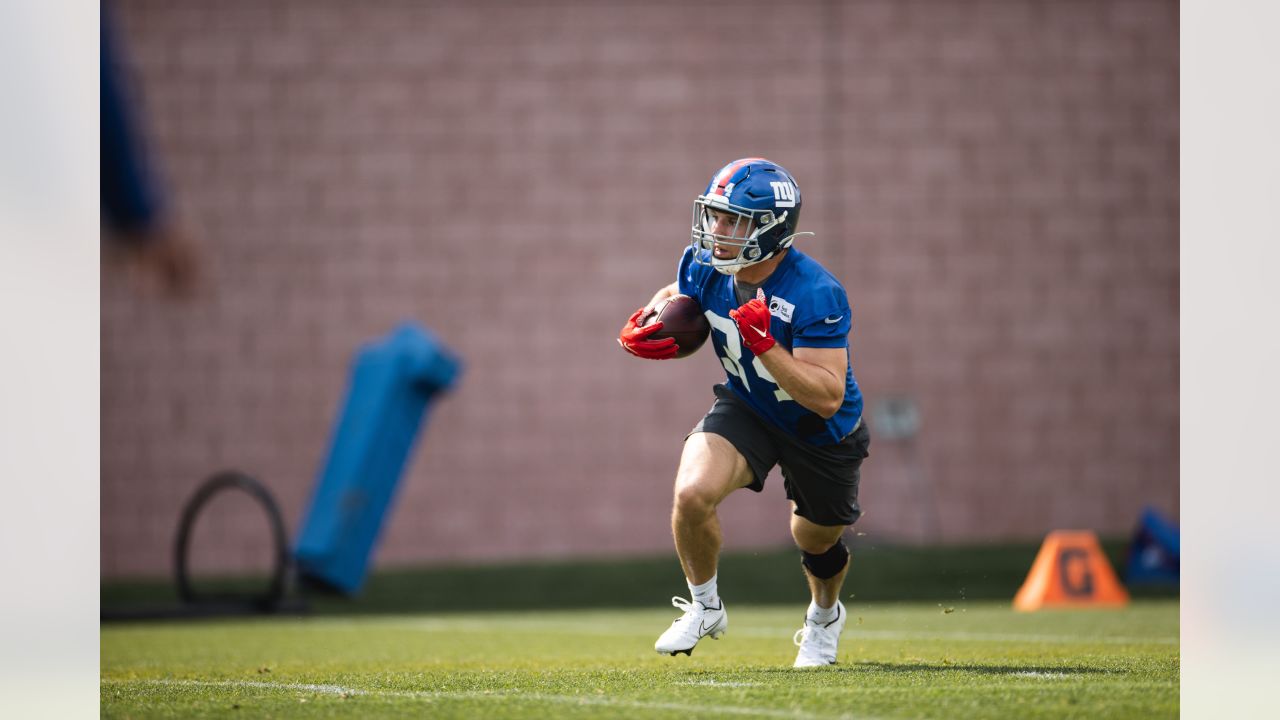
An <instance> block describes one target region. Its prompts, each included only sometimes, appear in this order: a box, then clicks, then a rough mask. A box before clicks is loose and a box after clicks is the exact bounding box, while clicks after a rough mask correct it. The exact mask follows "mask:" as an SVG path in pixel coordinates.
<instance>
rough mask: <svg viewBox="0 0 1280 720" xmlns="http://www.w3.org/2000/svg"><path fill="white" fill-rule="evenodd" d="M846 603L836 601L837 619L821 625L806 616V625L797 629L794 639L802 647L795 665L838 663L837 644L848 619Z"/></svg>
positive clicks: (807, 665) (809, 665) (820, 665)
mask: <svg viewBox="0 0 1280 720" xmlns="http://www.w3.org/2000/svg"><path fill="white" fill-rule="evenodd" d="M847 617H848V616H847V615H846V613H845V611H844V605H843V604H842V603H841V602H840V601H839V600H837V601H836V619H835V620H832V621H831V622H829V623H823V624H821V625H818V624H814V623H812V622H810V621H809V619H808V618H807V617H806V618H805V621H804V627H802V628H800V629H799V630H797V631H796V634H795V637H794V638H792V641H793V642H795V644H796V645H797V646H799V648H800V652H799V653H797V654H796V664H795V666H794V667H798V668H799V667H822V666H823V665H835V664H836V646H837V645H838V644H839V643H840V631H841V630H844V621H845V620H846V619H847Z"/></svg>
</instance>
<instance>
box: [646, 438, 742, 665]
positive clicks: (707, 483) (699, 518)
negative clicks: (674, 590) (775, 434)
mask: <svg viewBox="0 0 1280 720" xmlns="http://www.w3.org/2000/svg"><path fill="white" fill-rule="evenodd" d="M753 480H754V474H753V473H752V471H751V468H750V466H749V465H748V464H747V461H746V460H745V459H744V458H743V457H742V454H741V453H739V452H738V451H737V449H736V448H734V446H733V444H732V443H730V442H729V441H728V440H726V439H725V438H724V437H722V436H720V435H716V434H714V433H710V432H694V433H693V434H692V435H690V436H689V437H688V438H686V439H685V442H684V452H683V453H682V454H681V456H680V469H679V471H678V472H677V473H676V485H675V499H674V500H673V502H672V509H671V534H672V536H673V537H674V538H675V543H676V554H677V555H679V557H680V567H681V568H682V569H683V570H684V575H685V578H686V580H687V581H688V584H689V592H690V594H691V595H692V597H691V598H690V599H689V600H685V599H684V598H681V597H674V598H672V599H671V604H672V605H674V606H675V607H677V608H679V609H681V610H683V611H684V614H683V615H681V616H680V617H679V618H677V619H676V620H675V622H673V623H671V627H669V628H667V630H666V631H665V632H663V633H662V636H661V637H659V638H658V641H657V642H656V643H654V649H655V650H657V651H658V652H660V653H664V654H670V655H675V654H676V653H684V654H686V655H691V654H693V648H694V646H695V645H697V644H698V641H699V640H701V639H702V638H703V637H706V636H707V635H710V636H711V638H712V639H713V640H714V639H717V638H719V637H720V636H721V635H723V634H724V632H725V631H726V630H728V628H729V615H728V613H727V612H726V611H725V607H724V601H723V600H721V599H720V595H719V592H718V591H717V589H716V563H717V561H718V559H719V557H720V543H721V535H720V519H719V517H718V516H717V515H716V507H717V506H719V505H720V502H721V501H723V500H724V499H725V498H726V497H728V496H729V493H731V492H733V491H734V490H737V489H738V488H740V487H745V486H747V485H750V484H751V483H752V481H753Z"/></svg>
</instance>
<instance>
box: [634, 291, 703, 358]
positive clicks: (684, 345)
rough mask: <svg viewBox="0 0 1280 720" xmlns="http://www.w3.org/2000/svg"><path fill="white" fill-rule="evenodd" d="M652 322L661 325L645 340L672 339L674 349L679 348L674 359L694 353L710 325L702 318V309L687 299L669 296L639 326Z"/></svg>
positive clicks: (679, 296) (693, 301) (695, 301)
mask: <svg viewBox="0 0 1280 720" xmlns="http://www.w3.org/2000/svg"><path fill="white" fill-rule="evenodd" d="M656 320H661V321H662V329H661V330H659V331H658V332H656V333H654V334H653V335H650V336H649V338H650V339H651V340H661V339H662V338H675V341H676V345H677V346H679V348H680V349H679V351H678V352H677V353H676V357H678V358H682V357H688V356H690V355H692V354H694V353H695V352H697V351H698V348H700V347H702V343H704V342H706V341H707V336H708V335H710V334H711V323H709V322H707V316H706V315H703V314H702V306H701V305H699V304H698V301H697V300H694V299H693V298H691V297H689V296H688V295H672V296H671V297H669V298H667V299H666V300H663V301H661V302H659V303H658V304H657V305H655V306H654V308H653V312H652V313H650V314H649V315H648V316H647V317H645V318H644V321H643V322H642V323H641V324H640V325H641V327H644V326H647V325H650V324H652V323H653V322H654V321H656Z"/></svg>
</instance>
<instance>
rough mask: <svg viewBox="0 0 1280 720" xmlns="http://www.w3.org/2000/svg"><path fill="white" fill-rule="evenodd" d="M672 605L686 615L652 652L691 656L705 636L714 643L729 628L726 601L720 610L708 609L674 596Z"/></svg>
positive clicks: (676, 622)
mask: <svg viewBox="0 0 1280 720" xmlns="http://www.w3.org/2000/svg"><path fill="white" fill-rule="evenodd" d="M671 606H672V607H674V608H676V609H678V610H683V611H684V615H681V616H680V617H678V618H676V620H675V621H674V622H672V623H671V627H669V628H667V631H666V632H664V633H662V637H659V638H658V642H656V643H654V645H653V649H654V650H657V651H658V652H659V653H661V654H663V655H672V656H674V655H675V654H676V653H684V654H685V655H690V656H691V655H693V646H694V645H697V644H698V641H699V640H701V639H702V638H703V637H705V636H707V635H710V636H711V639H712V640H718V639H720V636H721V635H723V634H724V632H725V630H728V629H729V613H727V612H725V609H724V600H721V601H720V607H715V608H709V607H706V606H704V605H703V604H702V603H700V602H689V601H688V600H685V599H684V598H682V597H673V598H671Z"/></svg>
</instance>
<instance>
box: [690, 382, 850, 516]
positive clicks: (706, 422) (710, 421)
mask: <svg viewBox="0 0 1280 720" xmlns="http://www.w3.org/2000/svg"><path fill="white" fill-rule="evenodd" d="M715 394H716V402H715V404H714V405H712V406H711V411H710V412H708V413H707V415H706V417H704V418H702V420H701V421H699V422H698V424H697V425H695V426H694V428H693V430H691V431H690V432H689V435H693V434H694V433H699V432H709V433H714V434H716V435H719V436H721V437H723V438H724V439H726V440H728V441H729V442H730V443H732V444H733V446H734V447H735V448H737V450H738V452H739V453H741V454H742V457H744V458H746V460H747V464H748V465H750V466H751V472H752V473H753V474H754V475H755V481H754V482H752V483H751V484H750V485H748V486H747V487H748V488H749V489H751V490H754V491H755V492H760V491H761V490H763V489H764V479H765V478H766V477H767V476H768V475H769V471H770V470H772V469H773V466H774V465H778V466H780V467H781V468H782V478H783V487H784V488H785V489H786V491H787V499H788V500H792V501H794V502H795V504H796V510H795V512H796V514H797V515H799V516H800V517H802V518H804V519H806V520H808V521H810V522H812V523H816V524H818V525H829V526H830V525H852V524H853V523H855V522H857V520H858V517H859V516H860V515H862V510H861V509H859V508H858V480H859V478H860V477H861V468H862V459H863V458H865V457H867V455H869V454H870V453H868V452H867V447H868V446H869V445H870V443H871V435H870V433H868V432H867V424H866V423H865V422H861V423H859V424H858V426H857V427H856V428H855V429H854V431H853V432H851V433H849V434H848V435H847V436H845V438H844V439H843V440H841V441H840V442H838V443H833V444H831V445H812V444H810V443H807V442H804V441H802V440H799V439H797V438H794V437H792V436H791V435H788V434H787V433H785V432H783V431H782V430H779V429H778V428H777V427H775V426H774V425H773V423H771V422H769V421H768V420H765V419H764V418H762V417H760V416H759V415H758V414H756V411H755V410H752V409H751V407H750V406H749V405H747V404H746V403H744V402H743V401H741V400H739V399H738V398H737V396H735V395H734V394H733V391H732V390H730V389H729V388H728V387H726V386H724V385H716V386H715ZM686 439H688V436H686Z"/></svg>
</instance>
